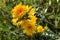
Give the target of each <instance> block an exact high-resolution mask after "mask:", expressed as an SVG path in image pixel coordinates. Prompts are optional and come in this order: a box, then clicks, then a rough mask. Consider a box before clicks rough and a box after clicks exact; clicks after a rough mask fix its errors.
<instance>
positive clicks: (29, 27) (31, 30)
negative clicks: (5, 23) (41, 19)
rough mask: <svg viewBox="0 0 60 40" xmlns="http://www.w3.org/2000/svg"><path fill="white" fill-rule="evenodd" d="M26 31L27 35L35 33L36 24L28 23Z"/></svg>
mask: <svg viewBox="0 0 60 40" xmlns="http://www.w3.org/2000/svg"><path fill="white" fill-rule="evenodd" d="M24 32H25V33H26V35H32V34H34V33H35V25H33V24H31V23H30V24H27V27H26V28H24Z"/></svg>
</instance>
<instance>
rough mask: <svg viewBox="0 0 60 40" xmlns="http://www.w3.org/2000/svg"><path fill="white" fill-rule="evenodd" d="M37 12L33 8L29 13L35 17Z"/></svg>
mask: <svg viewBox="0 0 60 40" xmlns="http://www.w3.org/2000/svg"><path fill="white" fill-rule="evenodd" d="M35 11H36V10H35V8H32V9H31V10H30V11H29V15H32V16H33V15H34V13H35Z"/></svg>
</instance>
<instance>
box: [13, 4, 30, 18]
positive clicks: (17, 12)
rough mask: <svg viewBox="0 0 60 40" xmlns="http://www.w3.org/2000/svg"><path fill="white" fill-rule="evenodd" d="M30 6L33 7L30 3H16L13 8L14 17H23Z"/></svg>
mask: <svg viewBox="0 0 60 40" xmlns="http://www.w3.org/2000/svg"><path fill="white" fill-rule="evenodd" d="M30 8H31V6H30V7H28V5H27V6H26V5H22V3H20V4H18V5H16V6H15V7H14V9H12V16H13V18H15V17H16V18H21V17H23V16H24V15H25V14H26V12H27V11H29V9H30Z"/></svg>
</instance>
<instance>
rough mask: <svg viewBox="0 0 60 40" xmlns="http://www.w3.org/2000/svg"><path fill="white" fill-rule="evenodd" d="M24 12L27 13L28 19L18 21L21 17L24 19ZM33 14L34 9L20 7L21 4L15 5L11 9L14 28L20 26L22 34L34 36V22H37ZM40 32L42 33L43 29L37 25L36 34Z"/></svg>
mask: <svg viewBox="0 0 60 40" xmlns="http://www.w3.org/2000/svg"><path fill="white" fill-rule="evenodd" d="M26 12H28V15H29V16H28V17H29V19H22V20H20V21H19V19H21V18H22V17H24V15H26ZM35 12H36V9H35V8H32V6H28V5H22V3H20V4H18V5H16V6H15V7H14V8H13V9H12V17H13V19H12V23H13V25H16V26H18V25H21V27H22V28H23V29H24V30H23V32H24V33H26V35H32V34H34V33H35V29H36V20H37V17H36V16H35V15H34V13H35ZM42 31H43V27H42V26H40V25H39V26H38V27H37V32H42Z"/></svg>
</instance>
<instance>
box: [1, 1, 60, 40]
mask: <svg viewBox="0 0 60 40" xmlns="http://www.w3.org/2000/svg"><path fill="white" fill-rule="evenodd" d="M20 2H22V3H23V4H25V5H26V4H28V5H32V6H34V7H36V8H38V11H37V12H36V15H37V16H36V17H38V19H39V20H37V23H38V24H41V25H43V26H45V25H47V27H48V28H49V31H46V32H43V33H42V34H39V33H37V34H34V35H33V36H32V37H30V36H26V35H25V34H24V35H23V34H22V33H21V31H20V29H18V28H16V27H15V26H14V25H13V24H12V23H11V19H12V17H11V10H12V8H13V7H14V6H15V5H17V4H18V3H20ZM59 35H60V0H0V40H56V39H57V38H59V37H60V36H59Z"/></svg>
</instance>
